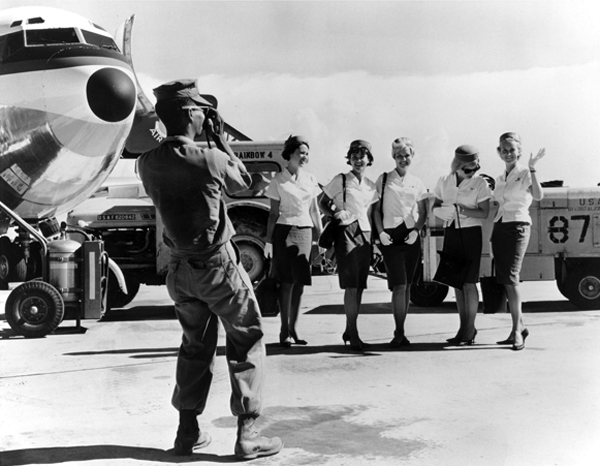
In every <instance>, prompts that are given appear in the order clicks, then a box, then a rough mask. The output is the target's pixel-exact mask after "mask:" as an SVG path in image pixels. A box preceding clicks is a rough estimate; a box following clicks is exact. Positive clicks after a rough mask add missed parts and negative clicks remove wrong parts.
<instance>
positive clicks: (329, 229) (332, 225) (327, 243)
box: [318, 173, 346, 249]
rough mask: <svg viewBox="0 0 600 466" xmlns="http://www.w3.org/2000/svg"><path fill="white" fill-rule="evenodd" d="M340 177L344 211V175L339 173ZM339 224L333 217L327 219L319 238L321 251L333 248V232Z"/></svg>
mask: <svg viewBox="0 0 600 466" xmlns="http://www.w3.org/2000/svg"><path fill="white" fill-rule="evenodd" d="M340 175H342V193H343V194H342V196H343V199H344V209H345V208H346V175H345V174H344V173H340ZM339 224H340V221H339V220H338V219H337V218H335V217H333V216H332V217H329V220H328V221H327V223H325V226H324V227H323V231H322V232H321V235H320V236H319V242H318V244H319V247H321V248H323V249H329V248H331V247H333V243H334V241H335V231H336V229H337V227H338V225H339Z"/></svg>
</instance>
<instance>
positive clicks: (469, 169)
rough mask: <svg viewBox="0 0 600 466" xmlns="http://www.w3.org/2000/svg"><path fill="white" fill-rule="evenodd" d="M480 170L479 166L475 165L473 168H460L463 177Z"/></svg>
mask: <svg viewBox="0 0 600 466" xmlns="http://www.w3.org/2000/svg"><path fill="white" fill-rule="evenodd" d="M480 168H481V167H480V166H479V165H477V166H476V167H475V168H461V170H462V171H463V173H464V174H465V175H470V174H471V173H475V172H476V171H477V170H479V169H480Z"/></svg>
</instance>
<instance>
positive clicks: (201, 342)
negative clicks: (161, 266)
mask: <svg viewBox="0 0 600 466" xmlns="http://www.w3.org/2000/svg"><path fill="white" fill-rule="evenodd" d="M167 289H168V291H169V295H170V296H171V299H173V301H174V302H175V313H176V315H177V319H178V320H179V322H180V324H181V327H182V329H183V338H182V343H181V346H180V348H179V354H178V357H177V370H176V385H175V389H174V392H173V398H172V404H173V406H174V407H175V408H176V409H178V410H180V411H181V410H183V409H186V410H195V411H196V412H197V414H201V413H202V412H203V411H204V408H205V406H206V400H207V398H208V393H209V390H210V385H211V382H212V378H213V366H214V361H215V356H216V351H217V341H218V328H219V320H220V321H221V322H222V324H223V327H224V329H225V334H226V345H225V357H226V360H227V365H228V369H229V378H230V382H231V391H232V393H231V399H230V407H231V412H232V414H233V415H234V416H240V415H243V414H248V415H252V416H255V417H256V416H258V415H259V414H260V409H261V399H262V396H261V385H262V379H263V377H264V358H265V349H264V344H263V341H262V337H263V332H262V328H261V316H260V311H259V307H258V302H257V301H256V297H255V296H254V291H253V288H252V284H251V283H250V278H249V277H248V274H247V273H246V271H245V270H244V267H243V265H242V264H241V262H240V260H239V257H238V255H237V254H236V251H235V250H234V247H233V246H232V244H231V243H230V242H228V243H226V244H224V245H222V246H221V247H220V248H219V249H218V250H217V251H215V252H214V253H211V254H209V255H202V254H198V255H186V256H183V257H178V256H176V255H173V254H172V256H171V261H170V263H169V271H168V274H167Z"/></svg>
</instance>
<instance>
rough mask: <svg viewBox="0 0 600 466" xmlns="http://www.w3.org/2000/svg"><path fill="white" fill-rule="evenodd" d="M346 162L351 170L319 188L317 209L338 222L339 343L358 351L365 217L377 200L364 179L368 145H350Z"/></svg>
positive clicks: (367, 254) (367, 232)
mask: <svg viewBox="0 0 600 466" xmlns="http://www.w3.org/2000/svg"><path fill="white" fill-rule="evenodd" d="M346 159H347V161H348V162H347V163H348V165H350V166H351V167H352V170H350V171H349V172H348V173H344V174H342V173H340V174H338V175H336V176H334V177H333V179H332V180H331V181H330V182H329V183H328V184H327V185H326V186H325V187H324V188H323V196H322V197H321V199H320V201H319V207H320V209H321V211H322V212H323V213H324V214H325V215H329V216H333V217H334V218H336V219H338V220H339V221H340V226H338V227H337V228H336V235H335V242H334V245H335V257H336V261H337V266H338V267H337V268H338V279H339V282H340V288H342V289H343V290H344V310H345V312H346V330H345V331H344V333H343V335H342V339H343V340H344V344H345V343H346V342H348V341H349V342H350V347H351V348H352V349H353V350H356V351H361V350H362V349H363V348H364V343H363V342H362V340H361V339H360V337H359V335H358V328H357V320H358V313H359V310H360V305H361V301H362V294H363V291H364V289H365V288H366V287H367V277H368V275H369V267H370V264H371V255H372V247H371V224H370V222H369V215H370V212H371V206H372V205H373V203H374V202H375V201H376V200H377V197H376V191H375V183H373V182H372V181H371V180H370V179H369V178H367V177H366V176H365V171H366V169H367V167H368V166H370V165H372V164H373V155H372V154H371V144H369V143H368V142H367V141H363V140H361V139H357V140H355V141H352V142H351V143H350V148H349V150H348V153H347V154H346ZM334 209H335V210H334Z"/></svg>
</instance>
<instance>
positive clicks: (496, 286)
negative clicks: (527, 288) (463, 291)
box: [479, 260, 507, 314]
mask: <svg viewBox="0 0 600 466" xmlns="http://www.w3.org/2000/svg"><path fill="white" fill-rule="evenodd" d="M494 271H495V267H494V261H493V260H492V275H491V276H490V277H481V278H480V279H479V282H480V283H481V295H482V297H483V313H484V314H494V313H496V312H506V309H507V307H506V305H507V301H506V289H505V288H504V285H503V284H502V283H497V282H496V276H495V274H494Z"/></svg>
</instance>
